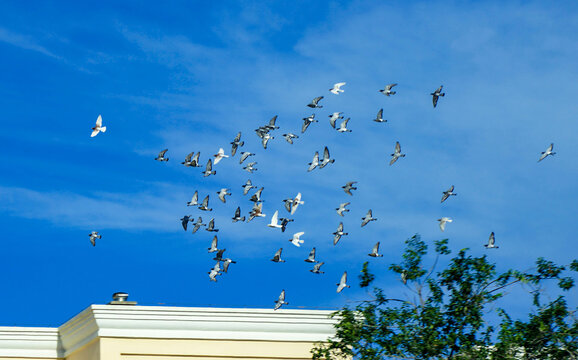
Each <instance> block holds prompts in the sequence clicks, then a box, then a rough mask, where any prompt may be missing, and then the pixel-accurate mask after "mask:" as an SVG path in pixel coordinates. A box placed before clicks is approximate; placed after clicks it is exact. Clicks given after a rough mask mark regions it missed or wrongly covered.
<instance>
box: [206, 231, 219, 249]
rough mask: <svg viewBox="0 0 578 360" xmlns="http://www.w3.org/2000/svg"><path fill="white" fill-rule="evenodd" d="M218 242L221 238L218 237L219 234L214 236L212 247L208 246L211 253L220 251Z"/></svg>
mask: <svg viewBox="0 0 578 360" xmlns="http://www.w3.org/2000/svg"><path fill="white" fill-rule="evenodd" d="M218 242H219V239H218V238H217V235H215V237H214V238H213V241H212V242H211V247H210V248H207V250H208V251H209V253H214V252H217V251H219V249H218V248H217V244H218Z"/></svg>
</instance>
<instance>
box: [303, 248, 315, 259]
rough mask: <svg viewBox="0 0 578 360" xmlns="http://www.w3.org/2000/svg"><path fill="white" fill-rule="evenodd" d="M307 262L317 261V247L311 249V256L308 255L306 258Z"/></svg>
mask: <svg viewBox="0 0 578 360" xmlns="http://www.w3.org/2000/svg"><path fill="white" fill-rule="evenodd" d="M305 262H308V263H315V262H317V261H315V248H313V249H311V252H310V253H309V256H308V257H307V259H305Z"/></svg>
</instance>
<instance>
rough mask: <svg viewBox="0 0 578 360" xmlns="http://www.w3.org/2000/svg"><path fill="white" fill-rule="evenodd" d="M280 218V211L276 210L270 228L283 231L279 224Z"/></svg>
mask: <svg viewBox="0 0 578 360" xmlns="http://www.w3.org/2000/svg"><path fill="white" fill-rule="evenodd" d="M278 217H279V210H276V211H275V213H274V214H273V216H272V217H271V222H270V223H269V224H267V226H268V227H271V228H276V229H281V225H280V224H279V222H278Z"/></svg>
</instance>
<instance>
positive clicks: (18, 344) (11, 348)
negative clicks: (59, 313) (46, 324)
mask: <svg viewBox="0 0 578 360" xmlns="http://www.w3.org/2000/svg"><path fill="white" fill-rule="evenodd" d="M61 354H62V351H61V349H60V347H59V343H58V329H57V328H39V327H29V328H27V327H8V326H1V327H0V356H1V357H22V358H27V357H28V358H48V359H58V358H59V357H60V356H61Z"/></svg>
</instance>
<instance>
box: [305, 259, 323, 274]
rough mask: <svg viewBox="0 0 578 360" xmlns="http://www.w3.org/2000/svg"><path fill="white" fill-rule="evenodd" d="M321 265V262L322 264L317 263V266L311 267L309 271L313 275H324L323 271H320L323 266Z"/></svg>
mask: <svg viewBox="0 0 578 360" xmlns="http://www.w3.org/2000/svg"><path fill="white" fill-rule="evenodd" d="M323 264H325V263H324V262H323V261H322V262H318V263H317V264H315V265H313V269H311V270H309V271H311V272H312V273H314V274H325V273H324V272H323V271H321V270H320V269H321V266H323Z"/></svg>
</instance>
